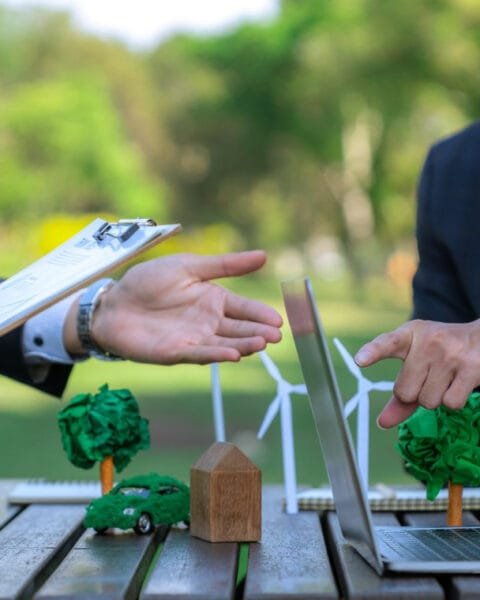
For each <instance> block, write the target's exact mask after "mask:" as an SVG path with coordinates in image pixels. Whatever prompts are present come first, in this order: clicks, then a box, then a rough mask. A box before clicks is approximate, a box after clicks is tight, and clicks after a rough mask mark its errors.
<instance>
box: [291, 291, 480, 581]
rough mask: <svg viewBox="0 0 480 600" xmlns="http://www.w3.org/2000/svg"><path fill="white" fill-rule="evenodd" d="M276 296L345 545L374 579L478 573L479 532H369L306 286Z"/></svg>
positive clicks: (333, 382)
mask: <svg viewBox="0 0 480 600" xmlns="http://www.w3.org/2000/svg"><path fill="white" fill-rule="evenodd" d="M282 292H283V298H284V302H285V308H286V311H287V316H288V321H289V323H290V328H291V330H292V333H293V338H294V341H295V346H296V349H297V353H298V357H299V360H300V365H301V368H302V371H303V376H304V379H305V384H306V386H307V390H308V394H309V397H310V406H311V409H312V413H313V418H314V421H315V425H316V428H317V433H318V437H319V440H320V445H321V448H322V451H323V456H324V460H325V465H326V468H327V472H328V476H329V479H330V485H331V488H332V494H333V498H334V500H335V507H336V512H337V517H338V521H339V524H340V527H341V530H342V533H343V536H344V538H345V540H346V542H347V543H348V544H350V545H351V546H352V547H353V548H355V550H356V551H357V552H358V553H359V554H360V555H361V556H362V557H363V558H364V559H365V560H366V561H367V562H368V563H369V564H370V565H371V566H372V567H373V568H374V569H375V570H376V571H377V573H379V574H382V573H384V572H386V571H401V572H412V573H476V572H480V526H479V527H432V528H420V527H373V524H372V515H371V511H370V507H369V505H368V502H367V499H366V494H365V490H364V488H363V484H362V483H361V479H360V475H359V470H358V466H357V462H356V458H355V455H354V453H353V446H352V441H351V437H350V431H349V428H348V425H347V422H346V419H345V417H344V414H343V403H342V400H341V396H340V392H339V388H338V384H337V380H336V377H335V372H334V370H333V365H332V360H331V357H330V352H329V350H328V346H327V341H326V338H325V334H324V332H323V329H322V325H321V322H320V318H319V315H318V312H317V309H316V304H315V300H314V296H313V292H312V288H311V284H310V281H309V280H308V279H300V280H294V281H289V282H284V283H282Z"/></svg>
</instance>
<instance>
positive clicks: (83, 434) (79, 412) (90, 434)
mask: <svg viewBox="0 0 480 600" xmlns="http://www.w3.org/2000/svg"><path fill="white" fill-rule="evenodd" d="M57 419H58V425H59V427H60V432H61V435H62V445H63V448H64V450H65V452H66V453H67V456H68V459H69V460H70V462H71V463H73V464H74V465H75V466H77V467H80V468H81V469H90V468H91V467H93V465H94V464H95V463H96V462H97V461H100V480H101V484H102V493H103V494H106V493H107V492H109V491H110V490H111V489H112V487H113V472H114V466H115V469H116V470H117V471H118V472H120V471H122V470H123V469H124V468H125V467H126V466H127V465H128V463H129V462H130V460H131V459H132V457H133V456H134V455H135V454H136V453H137V452H138V451H139V450H141V449H143V448H148V446H149V444H150V434H149V431H148V421H147V420H146V419H144V418H142V417H141V416H140V412H139V409H138V404H137V401H136V400H135V398H134V396H133V395H132V394H131V392H130V391H129V390H109V389H108V385H107V384H105V385H103V386H101V387H100V388H99V392H98V393H97V394H77V395H76V396H74V397H73V398H72V399H71V401H70V402H69V403H68V405H67V406H66V407H65V408H64V409H62V410H61V411H60V412H59V413H58V416H57Z"/></svg>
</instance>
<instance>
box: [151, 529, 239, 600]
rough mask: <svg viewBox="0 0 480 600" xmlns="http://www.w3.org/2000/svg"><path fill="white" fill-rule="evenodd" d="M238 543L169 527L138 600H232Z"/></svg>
mask: <svg viewBox="0 0 480 600" xmlns="http://www.w3.org/2000/svg"><path fill="white" fill-rule="evenodd" d="M238 548H239V546H238V544H235V543H211V542H205V541H203V540H200V539H197V538H194V537H192V536H191V535H190V532H189V531H187V530H180V529H172V530H170V532H169V534H168V536H167V539H166V542H165V545H164V547H163V549H162V551H161V554H160V557H159V559H158V561H157V563H156V564H155V566H154V567H153V569H152V573H151V576H150V578H149V580H148V582H147V585H146V586H145V588H144V590H143V592H142V594H141V596H140V598H141V600H154V599H156V598H161V599H162V600H182V599H185V598H195V600H232V599H233V597H234V594H235V583H236V576H237V561H238Z"/></svg>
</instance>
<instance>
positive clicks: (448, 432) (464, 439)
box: [396, 393, 480, 525]
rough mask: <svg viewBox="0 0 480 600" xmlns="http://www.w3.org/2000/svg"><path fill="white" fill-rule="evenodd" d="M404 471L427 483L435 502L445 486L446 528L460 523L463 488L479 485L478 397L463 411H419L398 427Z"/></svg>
mask: <svg viewBox="0 0 480 600" xmlns="http://www.w3.org/2000/svg"><path fill="white" fill-rule="evenodd" d="M396 447H397V449H398V450H399V451H400V454H401V455H402V457H403V458H404V459H405V468H406V469H407V471H408V472H409V473H411V474H412V475H413V476H414V477H416V478H417V479H419V480H420V481H422V482H423V483H425V484H426V487H427V498H428V500H434V499H435V498H436V496H437V494H438V492H439V491H440V489H441V488H442V487H444V486H445V485H447V484H448V513H447V523H448V525H461V524H462V493H463V486H478V485H480V394H479V393H473V394H471V395H470V396H469V398H468V400H467V403H466V404H465V406H464V408H462V409H460V410H452V409H449V408H447V407H446V406H443V405H442V406H439V407H438V408H437V409H435V410H427V409H425V408H422V407H420V408H418V409H417V410H416V411H415V413H413V415H412V416H410V417H409V418H408V419H407V420H406V421H404V422H403V423H402V424H401V425H400V426H399V440H398V443H397V445H396Z"/></svg>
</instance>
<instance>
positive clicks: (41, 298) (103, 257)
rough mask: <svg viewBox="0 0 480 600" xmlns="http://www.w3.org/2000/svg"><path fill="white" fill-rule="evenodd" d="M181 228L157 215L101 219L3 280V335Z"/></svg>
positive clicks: (0, 306) (0, 300)
mask: <svg viewBox="0 0 480 600" xmlns="http://www.w3.org/2000/svg"><path fill="white" fill-rule="evenodd" d="M179 231H181V226H180V225H179V224H178V223H177V224H172V225H157V223H155V221H153V220H152V219H121V220H120V221H118V222H117V223H109V222H108V221H104V220H103V219H95V220H94V221H92V222H91V223H90V224H89V225H87V226H86V227H85V228H84V229H82V230H81V231H79V232H78V233H77V234H75V235H74V236H73V237H71V238H70V239H68V240H67V241H66V242H64V243H63V244H61V245H60V246H57V247H56V248H55V249H54V250H52V251H51V252H49V253H48V254H46V255H45V256H43V257H41V258H40V259H39V260H37V261H35V262H33V263H32V264H30V265H29V266H27V267H25V268H24V269H22V270H21V271H18V273H15V275H12V277H10V278H8V279H6V280H5V281H4V282H2V283H0V335H3V334H5V333H7V332H8V331H10V330H11V329H14V328H15V327H18V326H19V325H21V324H22V323H24V322H25V321H26V320H27V319H29V318H30V317H32V316H33V315H35V314H36V313H38V312H40V311H42V310H44V309H45V308H48V307H49V306H51V305H52V304H55V302H58V301H59V300H61V299H62V298H65V297H66V296H68V295H70V294H71V293H73V292H75V291H77V290H79V289H80V288H82V287H85V286H86V285H89V284H90V283H92V282H93V281H95V280H96V279H98V278H99V277H103V276H104V275H106V274H107V273H109V272H111V271H113V270H114V269H116V268H117V267H119V266H121V265H123V264H124V263H125V262H127V261H128V260H130V259H131V258H133V257H134V256H136V255H138V254H140V253H141V252H144V251H145V250H148V249H149V248H151V247H152V246H155V245H156V244H158V243H159V242H163V240H166V239H167V238H169V237H171V236H172V235H175V234H176V233H178V232H179Z"/></svg>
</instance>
